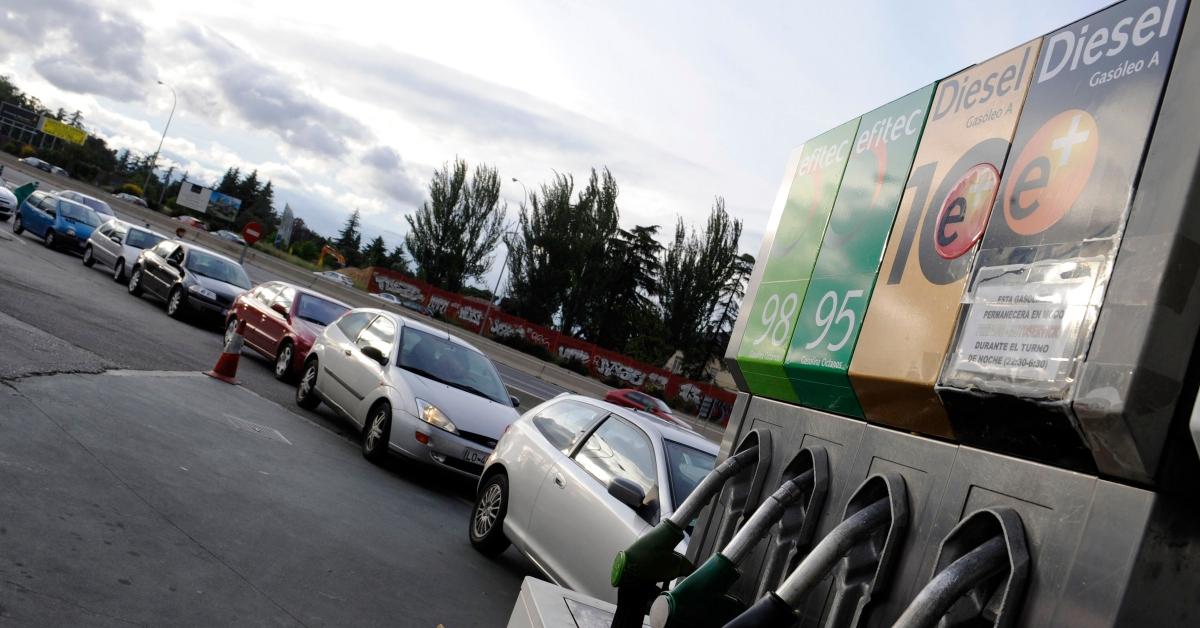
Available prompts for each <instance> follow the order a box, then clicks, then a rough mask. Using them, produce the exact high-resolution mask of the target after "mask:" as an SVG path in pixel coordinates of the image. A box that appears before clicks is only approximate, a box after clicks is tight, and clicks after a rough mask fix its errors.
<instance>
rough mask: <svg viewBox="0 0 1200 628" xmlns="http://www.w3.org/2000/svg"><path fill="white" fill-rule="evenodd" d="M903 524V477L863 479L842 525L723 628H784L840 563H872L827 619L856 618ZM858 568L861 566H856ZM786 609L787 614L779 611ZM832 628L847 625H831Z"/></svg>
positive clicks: (884, 567)
mask: <svg viewBox="0 0 1200 628" xmlns="http://www.w3.org/2000/svg"><path fill="white" fill-rule="evenodd" d="M907 522H908V500H907V493H906V492H905V485H904V478H902V477H901V476H899V475H897V474H891V473H889V474H881V475H873V476H871V477H869V478H867V479H866V480H865V481H864V482H863V483H862V484H861V485H859V487H858V490H856V491H855V492H854V495H853V496H852V497H851V498H850V501H849V503H847V504H846V511H845V514H844V515H843V517H842V522H841V523H839V524H838V525H837V526H835V527H834V528H833V529H832V530H830V531H829V534H827V535H825V538H823V539H821V541H820V542H819V543H817V544H816V546H814V547H813V549H812V551H810V552H809V553H808V555H807V556H806V557H805V558H804V560H803V561H801V562H800V564H799V565H798V566H797V567H796V569H795V570H793V571H792V573H791V574H790V575H788V577H787V578H786V579H785V580H784V581H783V584H781V585H780V586H779V588H777V589H776V590H775V591H773V592H771V593H768V594H767V595H765V596H763V597H762V598H760V599H759V600H758V602H757V603H755V604H754V606H752V607H751V608H750V609H749V610H747V611H746V612H744V613H742V614H741V615H739V616H738V617H736V618H734V619H733V620H732V621H730V622H729V623H727V624H725V627H726V628H731V627H733V628H788V627H790V626H792V625H793V624H794V623H795V621H796V616H797V615H796V614H797V612H798V611H799V609H800V607H801V605H803V603H804V601H805V599H806V598H807V597H808V594H809V593H811V592H812V590H813V589H814V588H815V587H816V586H817V585H818V584H819V583H821V582H822V581H823V580H825V578H827V577H828V576H829V575H830V574H831V573H833V571H834V569H835V568H836V567H837V566H838V565H839V564H841V563H842V562H843V561H850V560H852V559H853V560H855V561H856V562H860V563H862V562H867V561H870V562H874V563H875V569H874V570H862V569H858V570H856V571H860V572H861V571H869V573H870V575H869V577H868V580H867V581H866V582H856V583H855V585H856V586H855V587H854V589H855V591H856V592H857V595H855V596H853V597H851V596H843V595H838V594H836V593H835V596H834V601H833V608H832V609H831V611H830V615H833V616H837V617H843V616H856V615H857V613H855V612H853V609H854V607H857V609H859V610H861V607H862V605H863V604H865V603H866V600H868V599H869V595H870V592H871V591H872V590H874V589H875V588H877V587H878V586H880V585H881V584H882V581H883V580H884V578H885V576H886V575H887V573H888V572H889V570H890V565H891V562H892V561H893V560H894V558H895V552H896V548H897V546H898V545H899V537H900V536H902V535H903V533H904V529H905V527H906V526H907ZM860 566H861V565H860ZM784 609H787V612H785V611H784ZM832 625H851V623H845V622H841V621H835V622H833V623H832Z"/></svg>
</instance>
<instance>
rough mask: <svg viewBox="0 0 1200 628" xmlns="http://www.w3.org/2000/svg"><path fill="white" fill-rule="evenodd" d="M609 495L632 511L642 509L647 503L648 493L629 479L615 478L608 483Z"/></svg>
mask: <svg viewBox="0 0 1200 628" xmlns="http://www.w3.org/2000/svg"><path fill="white" fill-rule="evenodd" d="M608 494H609V495H612V496H613V497H616V498H617V501H619V502H621V503H622V504H625V505H626V506H629V508H630V509H632V510H639V509H641V507H642V502H645V501H646V493H645V491H643V490H642V487H640V486H638V485H637V483H635V482H634V481H633V480H629V479H627V478H613V479H612V481H611V482H609V483H608Z"/></svg>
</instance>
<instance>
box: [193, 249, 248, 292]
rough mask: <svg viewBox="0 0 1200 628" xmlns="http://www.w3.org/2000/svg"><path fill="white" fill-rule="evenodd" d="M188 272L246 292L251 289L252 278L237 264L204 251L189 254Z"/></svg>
mask: <svg viewBox="0 0 1200 628" xmlns="http://www.w3.org/2000/svg"><path fill="white" fill-rule="evenodd" d="M186 267H187V269H188V270H190V271H192V272H194V273H196V274H197V275H202V276H204V277H208V278H210V279H216V280H217V281H224V282H225V283H228V284H233V285H235V286H237V287H239V288H242V289H244V290H249V289H250V278H249V277H247V276H246V271H245V270H243V269H242V267H241V266H238V265H237V264H235V263H233V262H231V261H229V260H226V259H223V258H220V257H217V256H216V255H212V254H210V253H205V252H204V251H196V250H193V251H192V252H190V253H189V254H188V259H187V264H186Z"/></svg>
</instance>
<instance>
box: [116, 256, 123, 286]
mask: <svg viewBox="0 0 1200 628" xmlns="http://www.w3.org/2000/svg"><path fill="white" fill-rule="evenodd" d="M124 278H125V260H124V259H121V258H117V263H116V264H113V281H115V282H117V283H121V280H122V279H124Z"/></svg>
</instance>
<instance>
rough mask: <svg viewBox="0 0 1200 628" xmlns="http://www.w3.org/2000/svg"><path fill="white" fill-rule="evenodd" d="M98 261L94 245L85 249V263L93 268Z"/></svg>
mask: <svg viewBox="0 0 1200 628" xmlns="http://www.w3.org/2000/svg"><path fill="white" fill-rule="evenodd" d="M95 263H96V257H95V255H93V254H92V247H91V246H88V247H87V248H86V249H84V250H83V265H84V266H87V267H88V268H91V267H92V265H93V264H95Z"/></svg>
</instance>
